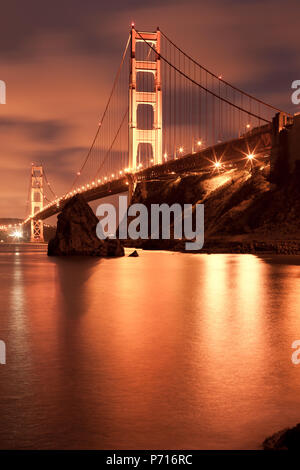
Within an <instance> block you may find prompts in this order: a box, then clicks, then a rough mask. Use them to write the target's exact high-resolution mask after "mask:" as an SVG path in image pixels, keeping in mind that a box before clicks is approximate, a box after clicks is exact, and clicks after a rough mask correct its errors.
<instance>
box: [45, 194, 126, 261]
mask: <svg viewBox="0 0 300 470" xmlns="http://www.w3.org/2000/svg"><path fill="white" fill-rule="evenodd" d="M98 222H99V220H98V219H97V217H96V216H95V214H94V212H93V211H92V209H91V208H90V206H89V205H88V203H87V202H86V201H85V200H84V198H83V196H82V195H81V194H77V195H76V196H74V197H72V199H70V201H68V202H67V203H66V205H65V207H64V208H63V210H62V212H61V213H60V214H59V215H58V217H57V229H56V235H55V237H54V238H52V239H51V240H50V241H49V243H48V256H65V255H85V256H101V257H110V256H124V248H123V246H122V245H121V244H120V241H119V240H112V239H106V240H100V239H99V238H98V237H97V235H96V226H97V224H98Z"/></svg>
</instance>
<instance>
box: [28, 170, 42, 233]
mask: <svg viewBox="0 0 300 470" xmlns="http://www.w3.org/2000/svg"><path fill="white" fill-rule="evenodd" d="M43 179H44V178H43V167H42V166H41V165H40V166H35V165H32V167H31V194H30V203H31V216H34V215H35V214H36V213H37V212H39V211H41V210H42V209H43V206H44V188H43ZM30 241H31V242H43V241H44V226H43V222H42V220H38V219H31V236H30Z"/></svg>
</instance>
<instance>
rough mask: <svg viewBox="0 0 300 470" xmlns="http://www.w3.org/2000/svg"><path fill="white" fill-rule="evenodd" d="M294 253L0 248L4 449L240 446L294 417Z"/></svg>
mask: <svg viewBox="0 0 300 470" xmlns="http://www.w3.org/2000/svg"><path fill="white" fill-rule="evenodd" d="M299 287H300V257H293V256H285V257H282V256H277V257H264V258H259V257H256V256H253V255H190V254H179V253H176V254H175V253H165V252H140V257H139V258H128V257H125V258H120V259H111V260H99V259H78V258H75V259H73V258H72V259H70V258H68V259H63V258H61V259H54V258H47V256H46V255H45V253H42V252H38V251H36V252H20V253H14V252H1V253H0V296H1V313H0V339H2V340H4V341H5V342H6V345H7V364H6V365H1V366H0V447H1V448H63V449H71V448H102V449H114V448H115V449H116V448H118V449H126V448H128V449H133V448H134V449H137V448H148V449H151V448H152V449H163V448H172V449H180V448H186V449H191V448H194V449H197V448H200V449H248V448H258V447H259V445H260V443H261V442H262V440H263V439H264V438H265V437H266V436H268V435H269V434H271V433H273V432H275V431H277V430H279V429H281V428H283V427H286V426H291V425H294V424H296V423H297V422H299V421H300V365H299V366H295V365H293V364H292V363H291V353H292V349H291V344H292V342H293V341H294V340H295V339H300V289H299Z"/></svg>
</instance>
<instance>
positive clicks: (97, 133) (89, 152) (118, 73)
mask: <svg viewBox="0 0 300 470" xmlns="http://www.w3.org/2000/svg"><path fill="white" fill-rule="evenodd" d="M130 39H131V35H130V34H129V37H128V40H127V43H126V47H125V49H124V52H123V55H122V60H121V63H120V65H119V68H118V71H117V75H116V77H115V80H114V83H113V86H112V90H111V93H110V95H109V98H108V102H107V104H106V107H105V109H104V111H103V114H102V117H101V120H100V122H99V125H98V129H97V132H96V135H95V137H94V139H93V142H92V145H91V146H90V148H89V151H88V153H87V155H86V157H85V159H84V162H83V164H82V165H81V168H80V170H79V171H78V173H77V175H76V177H75V180H74V182H73V185H72V189H73V187H74V186H75V184H76V181H77V179H78V176H80V174H81V172H82V170H83V169H84V167H85V165H86V163H87V161H88V159H89V156H90V154H91V152H92V150H93V148H94V145H95V142H96V140H97V137H98V135H99V132H100V129H101V126H102V123H103V120H104V118H105V115H106V113H107V110H108V107H109V104H110V102H111V99H112V96H113V94H114V91H115V88H116V85H117V82H118V79H119V76H120V73H121V69H122V66H123V63H124V60H125V57H126V53H127V49H128V46H129V44H130Z"/></svg>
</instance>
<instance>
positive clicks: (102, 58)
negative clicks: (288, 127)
mask: <svg viewBox="0 0 300 470" xmlns="http://www.w3.org/2000/svg"><path fill="white" fill-rule="evenodd" d="M0 13H1V28H0V80H3V81H5V83H6V87H7V96H6V104H3V105H2V104H0V218H1V217H21V218H22V217H24V216H25V215H28V214H26V200H27V193H28V184H29V176H30V167H31V163H32V162H39V161H42V162H43V165H44V167H45V169H46V171H47V176H48V179H49V180H50V181H51V184H52V186H53V187H54V189H55V192H56V193H57V194H59V195H61V194H63V193H64V192H65V191H67V190H69V188H70V185H71V183H72V181H73V180H74V176H75V174H76V171H77V170H78V168H79V167H80V166H81V163H82V161H83V159H84V157H85V155H86V152H87V150H88V148H89V146H90V144H91V141H92V139H93V137H94V134H95V131H96V129H97V125H98V122H99V118H100V116H101V114H102V111H103V109H104V107H105V104H106V101H107V99H108V96H109V93H110V88H111V84H112V80H113V78H114V75H115V73H116V70H117V68H118V65H119V63H120V60H121V55H122V52H123V49H124V47H125V44H126V41H127V38H128V33H129V30H130V24H131V22H132V21H134V22H135V24H136V28H137V29H140V30H142V31H148V30H149V31H152V30H153V31H154V30H155V29H156V27H157V26H159V27H160V28H161V30H163V31H164V32H165V33H166V34H167V35H168V36H169V37H170V38H171V39H172V40H174V42H175V43H176V44H178V45H179V46H180V47H181V49H183V50H185V51H187V52H188V53H189V55H191V56H192V57H194V58H195V59H197V60H198V61H199V62H200V63H201V64H202V65H204V66H206V67H207V68H209V69H210V70H212V71H213V72H215V73H217V74H222V76H223V78H224V79H225V80H227V81H229V82H231V83H233V84H235V85H237V86H238V87H240V88H242V89H243V90H245V91H246V92H248V93H251V94H254V95H255V96H257V97H259V98H262V99H263V100H264V101H266V102H269V103H271V104H273V105H274V106H276V107H278V108H280V109H284V110H286V111H288V112H291V113H294V112H299V111H300V109H299V106H298V107H297V106H295V105H293V104H292V103H291V93H292V90H291V84H292V82H293V81H294V80H297V79H300V52H299V51H300V35H299V15H300V5H299V0H286V1H285V2H282V1H278V0H259V1H258V0H240V1H238V0H210V1H209V2H207V1H202V0H184V1H183V0H181V1H179V0H163V1H162V0H159V1H158V0H151V2H150V1H149V2H145V1H142V0H110V1H102V0H85V1H83V0H51V2H46V1H41V0H26V2H25V1H23V0H10V1H9V2H5V3H4V2H2V4H1V6H0Z"/></svg>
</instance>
